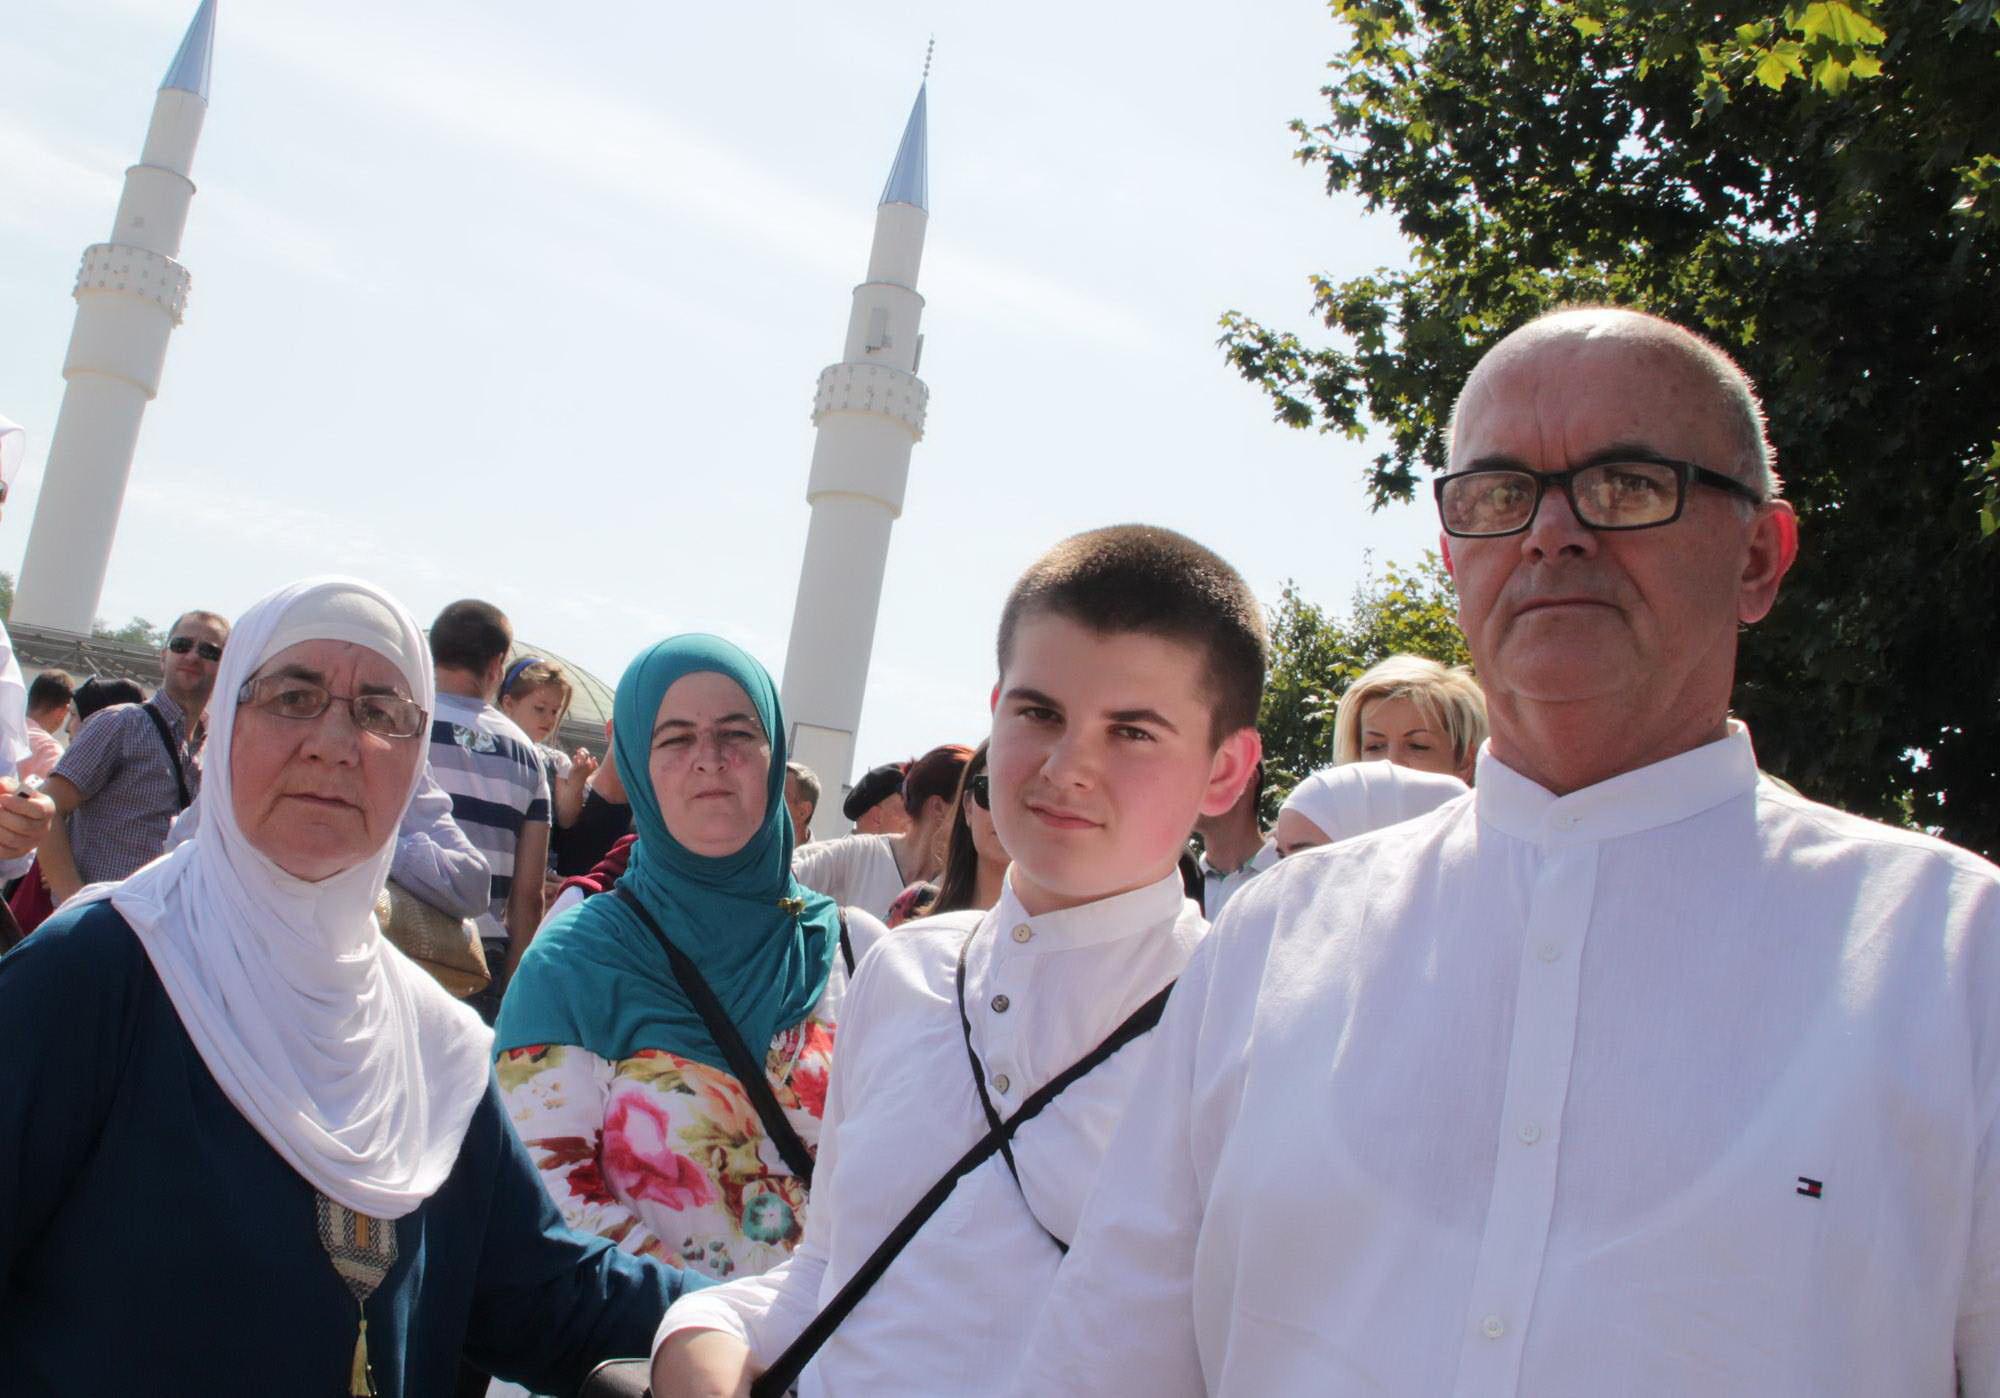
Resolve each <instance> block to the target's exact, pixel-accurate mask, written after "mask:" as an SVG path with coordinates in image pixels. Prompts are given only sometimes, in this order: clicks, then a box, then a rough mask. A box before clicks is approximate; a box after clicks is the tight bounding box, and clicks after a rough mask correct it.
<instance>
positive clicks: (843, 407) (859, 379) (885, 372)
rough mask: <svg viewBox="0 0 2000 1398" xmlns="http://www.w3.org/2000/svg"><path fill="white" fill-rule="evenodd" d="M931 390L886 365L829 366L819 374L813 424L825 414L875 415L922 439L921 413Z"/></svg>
mask: <svg viewBox="0 0 2000 1398" xmlns="http://www.w3.org/2000/svg"><path fill="white" fill-rule="evenodd" d="M930 398H931V391H930V389H929V388H927V387H926V386H925V385H924V381H923V380H922V379H920V378H918V377H917V376H916V375H915V374H911V373H907V372H905V371H904V370H901V369H896V368H892V367H890V366H889V365H887V364H829V365H828V366H827V367H826V368H825V369H822V370H821V371H820V376H819V391H818V392H817V393H815V394H814V395H813V414H812V420H813V425H814V426H815V427H817V426H818V425H819V423H820V421H821V419H823V418H824V417H825V416H826V415H827V414H828V413H879V414H881V415H882V416H884V417H891V418H894V419H896V420H897V421H898V422H900V423H902V424H903V425H904V426H906V427H908V428H909V429H910V432H911V433H912V434H913V435H914V436H915V437H916V439H917V440H918V441H922V440H923V437H924V411H925V409H926V408H928V407H929V406H930Z"/></svg>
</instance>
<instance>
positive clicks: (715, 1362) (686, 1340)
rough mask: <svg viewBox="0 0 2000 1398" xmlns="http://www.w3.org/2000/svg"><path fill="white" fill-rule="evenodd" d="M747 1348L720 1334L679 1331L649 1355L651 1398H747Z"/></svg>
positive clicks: (750, 1376)
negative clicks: (651, 1368)
mask: <svg viewBox="0 0 2000 1398" xmlns="http://www.w3.org/2000/svg"><path fill="white" fill-rule="evenodd" d="M754 1377H755V1375H754V1374H752V1373H751V1371H750V1347H749V1346H748V1345H746V1344H744V1343H743V1342H742V1341H741V1340H739V1339H737V1338H736V1337H735V1336H734V1335H725V1334H723V1333H722V1331H720V1330H682V1331H679V1332H677V1333H676V1334H674V1335H672V1336H671V1337H669V1338H668V1340H667V1342H666V1343H665V1344H663V1345H661V1346H660V1347H659V1348H658V1349H657V1350H655V1351H654V1352H653V1398H750V1380H751V1379H752V1378H754Z"/></svg>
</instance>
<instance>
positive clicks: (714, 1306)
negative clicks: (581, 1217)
mask: <svg viewBox="0 0 2000 1398" xmlns="http://www.w3.org/2000/svg"><path fill="white" fill-rule="evenodd" d="M969 925H973V920H972V917H971V916H970V915H968V914H963V913H953V914H946V915H945V916H943V917H937V918H924V919H920V920H918V921H915V922H910V923H905V924H904V925H903V926H902V927H900V928H898V929H897V930H896V932H895V933H894V934H893V935H890V936H887V937H884V938H883V939H882V940H881V941H880V942H879V943H878V944H877V945H876V948H875V950H874V951H872V952H871V953H869V955H868V956H867V957H866V958H865V959H864V960H863V961H862V963H861V967H860V969H859V971H858V973H857V974H856V977H855V981H854V984H853V986H852V987H851V989H850V990H849V991H848V999H847V1004H846V1006H845V1007H844V1008H843V1011H842V1016H843V1017H842V1022H841V1026H840V1042H839V1050H838V1052H836V1053H835V1054H834V1056H833V1073H832V1081H831V1083H830V1084H829V1086H828V1090H827V1100H826V1115H825V1117H824V1120H823V1121H822V1123H821V1126H820V1145H819V1159H818V1161H817V1163H816V1164H815V1166H814V1169H813V1188H812V1207H811V1209H810V1210H809V1212H808V1213H807V1216H806V1233H805V1239H804V1241H803V1242H802V1243H801V1244H800V1245H799V1248H798V1250H797V1251H796V1252H794V1253H793V1254H792V1256H791V1258H790V1260H788V1261H786V1262H785V1263H783V1264H782V1265H780V1266H779V1267H777V1268H775V1269H773V1270H772V1271H769V1272H766V1273H764V1274H763V1275H762V1276H757V1277H746V1278H742V1279H740V1280H737V1281H733V1282H730V1283H729V1284H728V1285H726V1286H719V1287H715V1288H713V1289H710V1290H707V1291H701V1292H692V1293H689V1294H688V1296H686V1297H685V1298H684V1299H683V1300H681V1301H680V1302H679V1303H677V1304H676V1305H675V1306H674V1308H673V1309H672V1310H670V1311H669V1312H667V1316H666V1319H665V1320H664V1321H663V1322H662V1323H661V1325H660V1339H661V1340H664V1339H665V1338H666V1337H667V1336H669V1335H671V1334H674V1333H675V1332H677V1331H680V1330H689V1329H705V1330H722V1331H726V1332H728V1333H730V1334H734V1335H736V1336H738V1337H740V1338H741V1339H743V1340H744V1341H745V1342H746V1343H747V1344H748V1345H749V1346H750V1349H751V1352H752V1354H753V1355H754V1356H755V1359H756V1362H757V1364H758V1365H759V1366H760V1367H762V1366H766V1365H769V1364H770V1363H771V1362H772V1361H773V1360H775V1359H776V1358H777V1357H778V1356H779V1354H781V1353H782V1352H783V1351H784V1348H785V1346H786V1345H787V1344H788V1343H790V1342H791V1341H792V1340H793V1339H794V1338H796V1337H797V1335H798V1334H799V1332H800V1331H801V1330H803V1329H804V1328H805V1326H806V1324H807V1322H808V1321H810V1320H811V1318H812V1317H813V1315H814V1314H815V1313H817V1311H818V1309H819V1307H820V1306H822V1305H824V1304H825V1303H826V1302H828V1301H830V1300H832V1299H833V1297H834V1295H835V1294H836V1293H837V1292H838V1291H839V1290H840V1288H841V1286H842V1285H843V1284H844V1283H845V1282H846V1281H847V1279H848V1278H849V1277H850V1276H852V1275H853V1274H854V1272H855V1270H856V1269H857V1268H858V1267H859V1266H860V1264H861V1263H862V1262H863V1261H865V1260H866V1259H867V1257H868V1255H869V1254H870V1253H872V1252H873V1251H874V1250H875V1247H876V1245H877V1244H878V1243H880V1242H881V1240H882V1239H883V1238H885V1237H886V1236H888V1233H889V1230H890V1229H891V1228H893V1227H894V1226H895V1225H896V1224H897V1222H899V1221H900V1220H901V1219H902V1217H903V1215H904V1214H906V1213H907V1212H909V1209H910V1206H911V1205H912V1204H914V1203H915V1202H916V1201H917V1200H918V1199H919V1198H920V1197H921V1196H922V1195H923V1193H924V1191H925V1190H927V1189H929V1188H930V1186H931V1185H933V1184H934V1183H936V1182H937V1180H938V1179H939V1178H940V1177H941V1176H942V1175H943V1174H944V1172H945V1171H946V1170H947V1169H949V1168H950V1167H951V1166H952V1164H953V1163H954V1162H955V1161H957V1159H958V1158H959V1157H960V1156H961V1155H963V1154H964V1153H965V1152H966V1151H967V1150H968V1149H970V1148H971V1146H972V1145H973V1143H974V1142H976V1141H978V1140H979V1139H980V1138H981V1137H982V1136H984V1135H985V1134H986V1118H985V1116H984V1115H983V1114H982V1113H981V1111H980V1107H979V1099H978V1097H977V1096H976V1095H975V1093H974V1090H973V1086H972V1066H971V1064H970V1063H969V1062H968V1061H967V1059H966V1053H965V1038H964V1031H963V1030H962V1029H961V1028H960V1026H959V1018H958V1001H957V996H956V993H955V991H954V989H953V977H954V970H955V968H956V966H957V962H958V951H959V947H960V946H961V945H962V944H963V943H964V942H965V938H966V935H967V928H968V926H969ZM976 925H977V928H978V931H977V934H976V940H975V941H974V942H973V944H972V947H971V951H970V954H969V957H968V960H967V964H966V1005H967V1007H968V1010H969V1012H970V1016H971V1020H972V1042H973V1044H974V1046H975V1047H976V1048H977V1049H978V1051H979V1054H980V1058H981V1060H982V1061H983V1062H984V1063H985V1065H986V1072H987V1078H988V1082H989V1085H990V1087H991V1089H992V1091H993V1105H994V1108H995V1110H997V1111H998V1112H999V1113H1000V1114H1001V1115H1002V1116H1007V1115H1011V1114H1012V1113H1013V1112H1014V1111H1016V1110H1017V1109H1018V1108H1019V1107H1020V1105H1021V1103H1022V1102H1023V1101H1025V1100H1026V1099H1027V1098H1028V1097H1029V1096H1030V1095H1032V1094H1033V1093H1034V1092H1035V1091H1036V1089H1038V1088H1039V1087H1040V1086H1041V1085H1042V1084H1043V1083H1045V1082H1047V1081H1048V1080H1049V1079H1050V1078H1053V1077H1054V1076H1055V1075H1056V1074H1057V1073H1060V1072H1061V1071H1063V1069H1065V1068H1067V1067H1069V1066H1070V1064H1072V1063H1074V1062H1076V1061H1077V1060H1078V1059H1080V1058H1082V1057H1083V1056H1084V1055H1085V1054H1087V1053H1089V1052H1090V1051H1091V1050H1092V1049H1094V1048H1095V1047H1097V1045H1098V1044H1099V1043H1100V1042H1102V1041H1103V1039H1104V1038H1105V1037H1106V1036H1108V1035H1109V1034H1110V1033H1111V1031H1112V1030H1113V1029H1115V1028H1116V1027H1117V1026H1118V1025H1119V1024H1120V1023H1121V1022H1123V1021H1124V1019H1125V1018H1126V1016H1128V1015H1129V1014H1131V1013H1132V1011H1133V1010H1135V1009H1137V1008H1138V1007H1139V1006H1140V1005H1142V1004H1144V1003H1145V1002H1146V1001H1147V1000H1148V999H1150V998H1151V997H1152V995H1153V994H1154V993H1155V992H1156V991H1158V990H1159V988H1160V987H1161V986H1163V985H1165V984H1166V983H1167V982H1168V981H1169V980H1172V979H1173V978H1174V976H1175V975H1177V974H1178V973H1179V972H1180V969H1181V967H1182V966H1183V965H1184V964H1185V963H1186V961H1187V958H1188V954H1189V952H1190V951H1192V950H1193V949H1194V946H1195V944H1196V942H1197V941H1198V940H1199V939H1200V937H1201V936H1202V933H1203V932H1204V931H1205V930H1206V927H1207V924H1206V923H1204V922H1203V921H1202V919H1201V915H1200V913H1199V912H1198V911H1197V910H1196V908H1195V906H1194V904H1192V903H1190V902H1189V901H1188V900H1187V899H1186V898H1185V897H1184V896H1183V893H1182V890H1181V883H1180V876H1179V875H1178V874H1173V875H1170V876H1169V877H1167V878H1164V879H1162V880H1160V881H1159V882H1158V883H1155V884H1151V885H1149V886H1147V887H1145V888H1141V889H1136V890H1134V891H1133V892H1131V893H1125V894H1121V895H1119V896H1118V897H1116V898H1107V899H1105V900H1103V901H1102V902H1099V903H1092V904H1089V905H1087V906H1085V907H1081V908H1072V909H1070V910H1068V911H1066V912H1059V913H1050V914H1047V915H1046V916H1043V917H1029V916H1027V914H1026V913H1025V912H1023V911H1022V909H1021V905H1020V903H1019V902H1017V901H1016V900H1015V897H1014V890H1013V886H1012V883H1011V881H1010V882H1009V884H1008V887H1007V889H1006V891H1005V892H1004V893H1003V894H1002V895H1001V898H1000V902H999V904H998V905H997V906H996V907H995V908H994V909H993V910H992V911H990V912H988V913H984V914H981V915H979V918H978V921H977V924H976ZM1145 1062H1146V1054H1145V1053H1144V1052H1143V1046H1142V1045H1140V1044H1134V1045H1132V1046H1131V1047H1129V1048H1127V1049H1125V1050H1124V1051H1122V1052H1120V1053H1118V1054H1116V1055H1114V1056H1113V1057H1112V1058H1110V1059H1109V1060H1107V1061H1106V1062H1105V1063H1103V1064H1102V1065H1101V1066H1099V1067H1098V1069H1097V1070H1096V1071H1095V1072H1093V1073H1091V1074H1090V1075H1089V1076H1087V1077H1085V1078H1083V1079H1081V1080H1080V1081H1078V1082H1077V1083H1075V1084H1074V1085H1072V1086H1071V1087H1070V1088H1069V1090H1068V1091H1066V1092H1064V1093H1063V1094H1062V1095H1061V1096H1060V1097H1058V1098H1056V1100H1055V1101H1054V1102H1053V1103H1051V1104H1050V1106H1049V1107H1048V1109H1047V1110H1046V1111H1044V1112H1043V1113H1042V1114H1041V1115H1040V1116H1038V1117H1037V1118H1035V1120H1034V1121H1032V1122H1030V1123H1029V1124H1028V1125H1027V1126H1025V1127H1023V1128H1022V1129H1021V1132H1020V1134H1019V1135H1018V1136H1017V1137H1016V1138H1015V1144H1014V1158H1015V1162H1016V1163H1017V1164H1018V1165H1019V1166H1020V1168H1021V1173H1022V1178H1023V1180H1024V1182H1025V1184H1026V1187H1027V1191H1028V1195H1029V1197H1030V1198H1032V1200H1033V1203H1034V1211H1035V1212H1034V1214H1032V1215H1031V1214H1030V1213H1029V1211H1028V1208H1027V1205H1026V1204H1025V1203H1024V1202H1023V1199H1022V1193H1021V1189H1020V1188H1019V1187H1018V1186H1016V1185H1015V1183H1014V1177H1013V1176H1012V1175H1010V1174H1009V1173H1008V1172H1007V1166H1006V1164H1005V1163H1004V1162H1003V1161H1002V1160H1001V1159H1000V1158H999V1157H997V1156H996V1157H994V1158H993V1159H992V1160H989V1161H987V1162H986V1164H984V1165H982V1166H981V1167H980V1168H979V1169H977V1170H975V1171H973V1172H972V1173H971V1174H970V1175H968V1176H967V1177H966V1178H965V1179H964V1180H962V1181H960V1182H959V1185H958V1187H957V1188H956V1189H955V1190H953V1191H952V1194H951V1197H950V1198H949V1199H947V1200H946V1201H945V1203H944V1205H943V1207H941V1208H940V1209H939V1210H938V1212H937V1213H936V1215H934V1216H933V1217H932V1218H931V1220H930V1221H929V1222H928V1223H927V1224H926V1225H925V1226H924V1228H923V1230H922V1231H921V1232H919V1233H918V1234H917V1235H916V1237H915V1238H914V1239H912V1240H911V1242H910V1245H909V1246H908V1247H907V1248H905V1249H904V1250H903V1253H902V1255H901V1256H900V1257H898V1258H897V1259H896V1261H895V1263H894V1264H893V1265H892V1266H891V1267H890V1268H889V1270H888V1272H887V1273H886V1274H885V1275H884V1276H883V1278H882V1280H881V1281H880V1282H879V1283H877V1285H876V1286H875V1289H874V1290H873V1291H871V1292H870V1293H869V1294H868V1295H867V1297H866V1298H864V1299H863V1300H862V1302H861V1304H860V1305H859V1306H858V1307H857V1308H856V1309H855V1311H854V1314H853V1315H852V1316H851V1317H849V1319H848V1321H847V1323H846V1324H845V1325H843V1326H842V1327H841V1328H840V1330H839V1331H837V1332H836V1333H835V1334H834V1336H833V1338H832V1339H831V1340H830V1341H828V1343H827V1345H826V1347H825V1348H824V1349H822V1350H821V1351H820V1353H819V1357H818V1358H817V1359H816V1360H815V1361H814V1362H813V1364H812V1366H811V1367H809V1368H808V1369H807V1370H806V1371H805V1374H804V1376H803V1378H802V1379H801V1381H800V1384H799V1393H800V1395H801V1398H824V1396H827V1395H875V1394H890V1393H927V1394H928V1393H949V1394H952V1395H954V1398H968V1395H979V1394H990V1393H997V1392H1000V1391H1001V1390H1002V1389H1003V1388H1004V1386H1005V1384H1006V1382H1007V1380H1008V1378H1009V1377H1010V1376H1011V1374H1012V1372H1013V1367H1014V1365H1015V1364H1017V1363H1018V1362H1019V1361H1020V1355H1021V1344H1022V1341H1023V1340H1024V1339H1025V1338H1026V1336H1027V1331H1028V1327H1029V1326H1030V1325H1031V1324H1032V1323H1033V1321H1034V1318H1035V1312H1036V1310H1037V1309H1038V1308H1039V1307H1040V1306H1041V1304H1042V1300H1043V1298H1044V1297H1045V1296H1047V1294H1048V1290H1049V1283H1050V1281H1051V1279H1052V1278H1053V1277H1054V1276H1055V1271H1056V1264H1057V1262H1058V1261H1059V1260H1060V1256H1061V1255H1060V1254H1059V1253H1058V1252H1057V1251H1056V1246H1055V1244H1054V1243H1053V1242H1051V1241H1050V1240H1049V1236H1048V1234H1047V1233H1044V1232H1043V1231H1042V1224H1046V1225H1047V1226H1048V1227H1049V1228H1050V1229H1051V1230H1053V1231H1054V1232H1055V1233H1056V1234H1057V1235H1058V1236H1060V1237H1063V1238H1069V1237H1073V1236H1074V1235H1075V1231H1076V1225H1077V1218H1078V1215H1079V1213H1080V1212H1081V1210H1082V1207H1083V1200H1084V1195H1085V1193H1086V1191H1087V1190H1088V1189H1089V1187H1090V1182H1091V1180H1092V1179H1093V1178H1094V1177H1095V1175H1096V1173H1097V1164H1098V1160H1099V1158H1100V1157H1101V1156H1102V1154H1103V1151H1104V1146H1105V1143H1106V1142H1107V1141H1108V1140H1109V1139H1110V1136H1111V1129H1112V1126H1113V1124H1114V1123H1115V1122H1116V1120H1117V1115H1118V1111H1119V1109H1120V1107H1121V1106H1122V1105H1123V1103H1124V1101H1125V1098H1126V1096H1127V1095H1128V1093H1129V1092H1130V1091H1131V1089H1132V1086H1133V1084H1134V1083H1135V1082H1136V1081H1138V1075H1139V1073H1140V1072H1141V1071H1142V1070H1143V1068H1144V1065H1145ZM1035 1215H1039V1216H1040V1218H1041V1221H1042V1224H1038V1223H1036V1221H1035Z"/></svg>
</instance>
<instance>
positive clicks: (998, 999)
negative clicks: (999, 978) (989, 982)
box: [990, 995, 1014, 1015]
mask: <svg viewBox="0 0 2000 1398" xmlns="http://www.w3.org/2000/svg"><path fill="white" fill-rule="evenodd" d="M990 1003H991V1004H992V1006H993V1013H994V1014H996V1015H1004V1014H1006V1013H1007V1007H1008V1006H1009V1005H1011V1004H1013V1003H1014V1002H1013V1001H1012V1000H1009V999H1008V998H1007V997H1006V996H1004V995H996V996H994V997H993V999H992V1001H991V1002H990Z"/></svg>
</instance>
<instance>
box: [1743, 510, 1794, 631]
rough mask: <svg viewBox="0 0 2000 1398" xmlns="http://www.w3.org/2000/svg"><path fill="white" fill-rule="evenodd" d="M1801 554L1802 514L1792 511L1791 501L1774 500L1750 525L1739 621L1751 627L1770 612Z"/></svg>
mask: <svg viewBox="0 0 2000 1398" xmlns="http://www.w3.org/2000/svg"><path fill="white" fill-rule="evenodd" d="M1798 556H1799V517H1798V516H1797V515H1796V514H1794V513H1793V512H1792V506H1791V502H1790V501H1788V500H1773V501H1772V502H1771V503H1770V504H1769V505H1766V506H1764V507H1763V508H1762V509H1761V510H1759V511H1758V514H1757V518H1756V519H1755V520H1753V521H1752V522H1751V525H1750V547H1749V550H1748V552H1747V553H1746V554H1745V555H1744V559H1743V576H1742V578H1741V579H1740V580H1739V581H1738V584H1737V597H1736V619H1737V620H1738V621H1740V622H1742V623H1743V624H1745V625H1746V626H1747V625H1749V624H1750V623H1751V622H1756V621H1762V620H1763V619H1764V618H1765V617H1766V616H1768V615H1769V614H1770V611H1771V607H1772V605H1773V604H1774V603H1776V602H1777V600H1778V584H1780V583H1782V582H1783V581H1784V580H1785V574H1786V573H1788V572H1790V571H1791V567H1792V564H1793V562H1794V561H1795V560H1797V558H1798Z"/></svg>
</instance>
